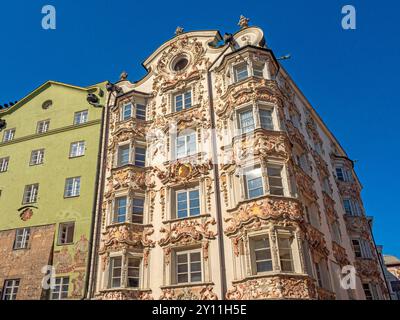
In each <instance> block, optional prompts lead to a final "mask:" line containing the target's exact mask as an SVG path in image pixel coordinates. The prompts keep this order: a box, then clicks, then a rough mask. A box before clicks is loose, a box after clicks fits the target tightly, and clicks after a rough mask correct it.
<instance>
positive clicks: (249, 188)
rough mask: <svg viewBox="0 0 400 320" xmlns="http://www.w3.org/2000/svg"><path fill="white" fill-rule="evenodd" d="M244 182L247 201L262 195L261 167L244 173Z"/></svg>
mask: <svg viewBox="0 0 400 320" xmlns="http://www.w3.org/2000/svg"><path fill="white" fill-rule="evenodd" d="M245 180H246V184H245V185H246V197H247V198H248V199H254V198H258V197H260V196H262V195H263V194H264V187H263V179H262V173H261V167H257V168H255V169H252V170H247V171H246V172H245Z"/></svg>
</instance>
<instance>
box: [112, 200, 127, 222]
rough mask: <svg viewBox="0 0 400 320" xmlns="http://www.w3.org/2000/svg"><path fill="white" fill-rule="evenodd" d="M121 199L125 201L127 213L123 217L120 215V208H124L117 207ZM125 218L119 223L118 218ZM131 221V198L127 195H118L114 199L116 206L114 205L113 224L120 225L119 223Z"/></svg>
mask: <svg viewBox="0 0 400 320" xmlns="http://www.w3.org/2000/svg"><path fill="white" fill-rule="evenodd" d="M120 199H125V213H124V214H123V215H120V214H118V210H119V208H122V206H121V207H119V206H117V204H118V200H120ZM122 216H124V220H123V221H119V220H118V217H122ZM128 221H129V196H128V195H127V194H123V195H116V196H115V199H114V204H113V212H112V222H111V223H113V224H118V223H126V222H128Z"/></svg>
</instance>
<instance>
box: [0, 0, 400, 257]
mask: <svg viewBox="0 0 400 320" xmlns="http://www.w3.org/2000/svg"><path fill="white" fill-rule="evenodd" d="M4 2H5V1H2V3H1V4H0V41H1V49H0V75H1V77H0V104H2V103H4V102H8V101H12V100H18V99H20V98H21V97H23V96H24V95H26V94H27V93H28V92H30V91H32V90H33V89H34V88H36V87H37V86H39V85H40V84H42V83H43V82H45V81H46V80H49V79H52V80H58V81H62V82H67V83H72V84H77V85H89V84H93V83H96V82H100V81H102V80H110V81H115V80H117V79H118V76H119V74H120V72H121V71H122V70H126V71H127V72H128V73H129V78H130V79H131V80H137V79H139V78H140V77H142V76H143V75H144V69H143V68H142V67H141V62H142V61H143V60H144V59H145V58H146V57H147V56H148V55H149V54H150V53H151V52H152V51H153V50H154V49H156V48H157V47H158V46H159V45H160V44H162V43H163V42H164V41H166V40H167V39H169V38H171V37H172V36H173V34H174V31H175V28H176V26H178V25H180V26H182V27H184V28H185V30H186V31H188V30H197V29H218V30H220V31H221V33H222V34H223V33H225V32H230V33H233V32H235V31H237V30H238V27H237V25H236V24H237V21H238V17H239V15H240V14H244V15H245V16H247V17H249V18H251V22H250V23H251V25H257V26H259V27H261V28H263V29H264V31H265V36H266V40H267V43H268V45H269V47H270V48H272V49H273V50H274V51H275V53H276V55H277V56H280V55H283V54H286V53H289V52H290V53H291V54H292V55H293V58H292V59H291V60H289V61H285V62H284V64H285V66H286V68H287V70H288V71H289V72H290V74H291V75H292V77H293V78H294V80H295V81H296V82H297V84H298V85H299V87H300V88H301V89H302V90H303V92H304V93H305V95H306V96H307V97H308V99H309V100H310V102H311V103H312V104H313V106H314V107H315V108H316V109H317V111H318V112H319V114H320V115H321V116H322V118H323V119H324V121H325V122H326V124H327V125H328V127H329V128H330V129H331V130H332V132H334V134H335V135H336V137H337V138H338V139H339V141H340V142H341V144H342V145H343V147H344V148H345V149H346V150H347V152H348V154H349V156H350V157H351V158H352V159H355V160H357V164H356V170H357V173H358V175H359V178H360V180H361V182H362V183H363V185H364V191H363V199H364V203H365V207H366V210H367V214H368V215H373V216H374V217H375V224H374V228H375V237H376V240H377V243H378V244H382V245H384V247H385V253H387V254H396V255H397V256H399V257H400V241H399V239H400V236H399V233H400V232H399V231H400V230H399V227H400V215H399V207H398V204H397V201H398V192H397V191H398V187H399V182H400V175H399V159H398V157H399V155H400V151H399V150H400V148H399V133H398V129H399V118H400V110H399V102H398V92H399V75H400V62H399V59H400V41H399V36H400V32H399V31H400V24H399V20H398V19H399V18H398V17H399V13H400V4H399V2H398V1H395V0H393V1H388V0H381V1H373V0H369V1H367V0H363V1H359V0H357V1H356V0H348V1H336V0H329V1H320V0H319V1H318V0H309V1H294V0H285V1H280V0H275V1H269V0H260V1H243V0H241V1H237V0H231V1H215V0H214V1H209V0H202V1H195V2H189V1H163V2H157V1H132V0H130V1H128V0H120V1H111V0H108V1H106V0H96V1H95V0H90V1H79V2H78V1H66V0H64V1H54V0H46V1H38V0H26V1H21V0H13V1H7V4H5V3H4ZM46 4H52V5H54V6H55V7H56V9H57V29H56V30H55V31H45V30H43V29H42V28H41V19H42V14H41V8H42V6H43V5H46ZM346 4H352V5H354V6H355V7H356V10H357V30H355V31H345V30H343V29H342V28H341V18H342V15H341V8H342V6H343V5H346Z"/></svg>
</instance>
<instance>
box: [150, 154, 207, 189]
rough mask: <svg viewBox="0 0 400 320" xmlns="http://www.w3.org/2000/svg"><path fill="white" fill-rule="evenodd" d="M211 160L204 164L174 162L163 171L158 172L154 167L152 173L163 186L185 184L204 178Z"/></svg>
mask: <svg viewBox="0 0 400 320" xmlns="http://www.w3.org/2000/svg"><path fill="white" fill-rule="evenodd" d="M212 167H213V166H212V162H211V160H208V161H206V162H205V163H194V164H191V163H184V162H182V161H179V160H178V161H176V162H173V163H170V164H168V165H167V166H166V169H165V171H162V170H160V169H159V168H158V167H154V173H155V174H156V175H157V177H158V178H159V179H160V180H161V182H162V183H163V184H164V185H165V184H170V183H174V184H175V183H176V184H178V183H187V182H189V181H190V180H193V179H195V178H198V177H201V176H206V175H208V174H209V172H210V170H211V169H212Z"/></svg>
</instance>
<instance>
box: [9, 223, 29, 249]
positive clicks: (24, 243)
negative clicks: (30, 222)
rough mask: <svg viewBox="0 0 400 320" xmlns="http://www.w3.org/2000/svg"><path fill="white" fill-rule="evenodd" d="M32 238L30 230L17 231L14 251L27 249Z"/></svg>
mask: <svg viewBox="0 0 400 320" xmlns="http://www.w3.org/2000/svg"><path fill="white" fill-rule="evenodd" d="M30 237H31V229H30V228H21V229H16V230H15V240H14V246H13V248H14V250H22V249H27V248H28V245H29V239H30Z"/></svg>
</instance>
